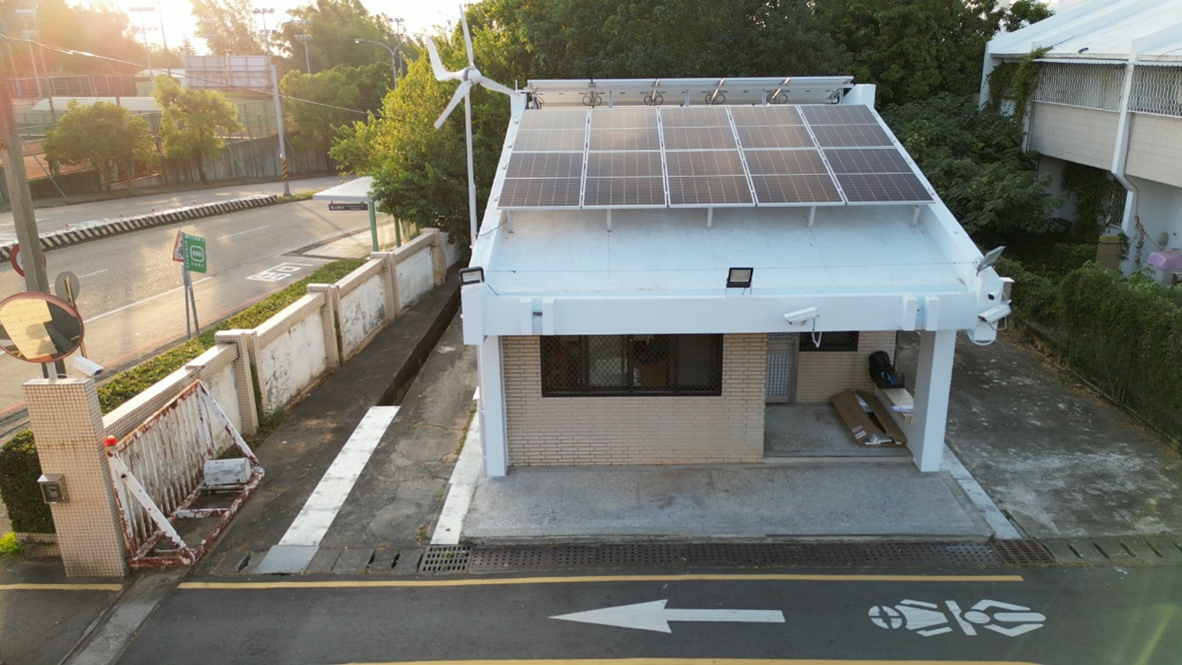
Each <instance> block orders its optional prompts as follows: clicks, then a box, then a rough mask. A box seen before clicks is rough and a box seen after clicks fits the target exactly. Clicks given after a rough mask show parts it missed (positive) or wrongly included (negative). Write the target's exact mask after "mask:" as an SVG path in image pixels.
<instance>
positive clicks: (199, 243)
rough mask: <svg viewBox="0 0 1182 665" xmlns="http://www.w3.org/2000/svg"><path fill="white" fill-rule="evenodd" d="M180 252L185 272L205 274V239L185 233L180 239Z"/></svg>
mask: <svg viewBox="0 0 1182 665" xmlns="http://www.w3.org/2000/svg"><path fill="white" fill-rule="evenodd" d="M181 252H182V253H183V256H184V257H185V270H189V271H192V272H200V273H203V272H205V265H206V264H205V238H201V237H198V236H191V235H189V234H187V233H186V234H185V235H183V236H182V237H181Z"/></svg>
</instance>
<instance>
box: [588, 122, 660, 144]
mask: <svg viewBox="0 0 1182 665" xmlns="http://www.w3.org/2000/svg"><path fill="white" fill-rule="evenodd" d="M587 147H588V149H590V150H660V149H661V139H660V137H659V136H658V135H657V126H656V124H653V126H652V127H618V128H614V129H595V128H594V126H592V129H591V139H590V142H589V144H588V146H587Z"/></svg>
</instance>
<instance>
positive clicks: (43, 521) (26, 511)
mask: <svg viewBox="0 0 1182 665" xmlns="http://www.w3.org/2000/svg"><path fill="white" fill-rule="evenodd" d="M362 263H363V261H362V260H361V259H344V260H341V261H333V262H332V263H328V264H325V265H323V266H321V267H320V268H317V269H316V270H314V271H312V273H311V274H310V275H308V276H307V277H305V278H303V279H301V280H299V281H296V282H293V283H292V284H289V285H288V286H287V287H286V288H284V289H283V290H282V291H277V292H275V293H272V294H271V295H269V296H267V297H266V298H263V299H262V300H260V301H258V302H257V303H255V304H253V305H251V306H250V307H247V308H246V309H244V310H242V311H241V312H239V313H237V314H234V315H233V316H230V317H229V318H226V319H224V320H222V321H221V322H219V323H218V324H216V325H215V326H214V327H211V328H210V329H209V330H206V331H205V332H203V333H201V334H200V335H198V336H196V337H194V338H193V339H191V340H188V341H186V342H184V343H183V344H181V345H179V346H176V347H173V348H172V349H169V350H168V351H165V352H163V353H161V354H159V355H157V356H155V357H152V358H149V359H148V360H145V361H144V362H142V363H140V364H138V365H136V366H135V367H132V368H130V369H127V370H125V371H123V372H120V373H118V374H116V375H114V376H112V377H111V378H110V379H108V380H107V381H106V382H105V383H103V385H101V386H99V388H98V399H99V408H100V409H101V410H102V412H103V413H109V412H111V411H113V410H114V409H115V408H116V407H118V406H119V405H120V404H123V403H124V402H126V401H127V400H129V399H131V398H132V397H135V396H136V395H138V394H140V393H141V392H143V391H144V390H145V389H147V388H148V387H149V386H151V385H152V384H154V383H156V382H157V381H159V380H161V379H163V378H164V377H166V376H168V375H169V374H171V373H173V372H175V371H176V370H178V369H180V368H182V367H184V366H185V365H186V364H188V363H189V361H191V360H193V359H194V358H196V357H197V356H199V355H201V354H202V353H204V352H205V351H206V350H207V349H209V348H212V347H213V345H214V333H216V332H218V331H220V330H234V329H240V328H241V329H250V328H256V327H258V326H259V325H261V324H262V323H263V322H264V321H266V320H267V319H269V318H271V317H272V316H274V315H275V314H276V313H278V312H279V311H280V310H282V309H283V308H284V307H287V306H288V305H290V304H291V303H293V302H295V301H296V300H299V299H300V298H301V297H302V296H303V295H304V294H306V293H307V288H308V285H309V284H331V283H333V282H335V281H337V280H339V279H341V278H342V277H344V276H345V275H347V274H349V273H350V272H352V271H354V270H356V269H357V267H358V266H360V265H361V264H362ZM40 475H41V464H40V461H39V460H38V459H37V447H36V445H35V444H34V441H33V432H32V430H22V431H20V432H18V433H17V434H16V435H15V436H13V437H12V438H11V439H9V441H8V442H7V443H5V444H4V446H3V447H0V500H3V501H4V505H5V506H6V507H7V508H8V517H9V519H10V520H11V521H12V529H13V531H18V532H26V533H54V526H53V517H52V515H51V514H50V511H49V506H47V505H45V503H43V502H42V501H41V490H40V488H38V487H37V478H38V477H39V476H40Z"/></svg>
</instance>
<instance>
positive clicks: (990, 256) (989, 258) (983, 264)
mask: <svg viewBox="0 0 1182 665" xmlns="http://www.w3.org/2000/svg"><path fill="white" fill-rule="evenodd" d="M1004 251H1006V246H1005V245H998V246H997V247H994V248H993V249H991V250H989V251H988V252H985V256H983V257H981V261H980V263H978V264H977V274H978V275H980V274H981V271H982V270H984V269H986V268H989V267H992V266H993V264H994V263H997V260H998V259H1000V258H1001V253H1002V252H1004Z"/></svg>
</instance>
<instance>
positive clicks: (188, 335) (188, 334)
mask: <svg viewBox="0 0 1182 665" xmlns="http://www.w3.org/2000/svg"><path fill="white" fill-rule="evenodd" d="M181 287H182V290H181V292H182V293H183V294H184V297H185V339H193V327H192V324H191V323H190V321H191V318H190V314H189V271H188V269H186V268H185V264H183V263H182V264H181Z"/></svg>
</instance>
